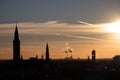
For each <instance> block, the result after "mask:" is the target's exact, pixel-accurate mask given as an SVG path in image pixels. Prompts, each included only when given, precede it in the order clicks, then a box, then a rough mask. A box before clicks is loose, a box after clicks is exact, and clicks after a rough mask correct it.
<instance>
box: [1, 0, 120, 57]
mask: <svg viewBox="0 0 120 80" xmlns="http://www.w3.org/2000/svg"><path fill="white" fill-rule="evenodd" d="M16 21H17V26H18V29H19V36H20V41H21V55H22V56H23V58H24V59H29V58H30V57H35V56H36V54H37V55H38V57H39V58H41V55H42V54H43V55H44V54H45V45H46V43H47V42H48V44H49V47H50V58H52V59H63V58H65V57H66V53H65V50H66V49H68V48H70V49H71V50H73V52H72V53H70V54H69V55H72V56H73V58H75V59H76V58H78V57H79V58H87V57H88V56H90V58H91V51H92V50H93V49H95V50H96V55H97V58H112V57H113V56H115V55H120V0H0V59H12V57H13V56H12V55H13V36H14V30H15V26H16Z"/></svg>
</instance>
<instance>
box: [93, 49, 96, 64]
mask: <svg viewBox="0 0 120 80" xmlns="http://www.w3.org/2000/svg"><path fill="white" fill-rule="evenodd" d="M95 60H96V51H95V50H92V61H93V62H95Z"/></svg>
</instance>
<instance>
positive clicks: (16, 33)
mask: <svg viewBox="0 0 120 80" xmlns="http://www.w3.org/2000/svg"><path fill="white" fill-rule="evenodd" d="M14 39H17V40H19V34H18V28H17V21H16V27H15V33H14Z"/></svg>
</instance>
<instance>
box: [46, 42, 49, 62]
mask: <svg viewBox="0 0 120 80" xmlns="http://www.w3.org/2000/svg"><path fill="white" fill-rule="evenodd" d="M46 62H49V46H48V43H47V44H46Z"/></svg>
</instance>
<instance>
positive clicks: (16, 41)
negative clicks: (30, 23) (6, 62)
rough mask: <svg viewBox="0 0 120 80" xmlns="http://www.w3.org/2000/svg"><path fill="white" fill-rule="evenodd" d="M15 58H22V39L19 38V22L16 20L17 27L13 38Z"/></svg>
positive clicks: (17, 59)
mask: <svg viewBox="0 0 120 80" xmlns="http://www.w3.org/2000/svg"><path fill="white" fill-rule="evenodd" d="M13 60H14V61H19V60H20V40H19V33H18V28H17V22H16V28H15V32H14V40H13Z"/></svg>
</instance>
